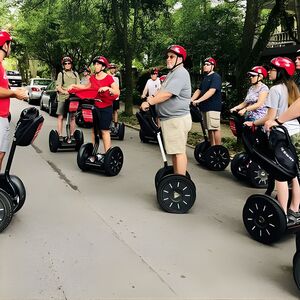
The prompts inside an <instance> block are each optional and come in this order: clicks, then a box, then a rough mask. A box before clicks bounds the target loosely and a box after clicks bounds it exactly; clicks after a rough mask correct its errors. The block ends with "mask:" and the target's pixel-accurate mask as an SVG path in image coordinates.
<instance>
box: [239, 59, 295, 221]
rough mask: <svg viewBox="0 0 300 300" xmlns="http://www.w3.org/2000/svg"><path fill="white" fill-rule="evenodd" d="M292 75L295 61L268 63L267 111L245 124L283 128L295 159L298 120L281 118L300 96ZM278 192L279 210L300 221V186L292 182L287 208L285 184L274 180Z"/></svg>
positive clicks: (275, 60) (282, 60)
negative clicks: (293, 147)
mask: <svg viewBox="0 0 300 300" xmlns="http://www.w3.org/2000/svg"><path fill="white" fill-rule="evenodd" d="M294 72H295V64H294V62H293V61H292V60H291V59H289V58H287V57H275V58H273V59H272V60H271V63H270V69H269V79H270V80H272V81H273V82H274V84H273V86H272V87H271V88H270V91H269V94H268V98H267V100H266V102H265V105H266V107H267V108H268V110H267V114H266V116H265V117H263V118H261V119H258V120H256V121H254V122H245V124H246V125H249V126H252V125H264V124H265V127H266V128H267V129H269V128H270V124H273V125H274V124H275V125H283V126H285V127H286V129H287V130H288V132H289V135H290V136H291V140H292V142H293V144H294V146H295V148H296V151H297V154H298V156H299V155H300V126H299V122H298V121H297V120H291V121H287V122H284V123H283V121H282V120H281V117H280V116H281V115H282V114H283V113H284V112H285V111H287V109H288V107H289V106H290V105H291V104H292V103H293V102H295V101H296V99H297V98H299V96H300V93H299V90H298V87H297V85H296V84H295V82H294V80H293V78H292V76H293V75H294ZM275 185H276V189H277V199H278V201H279V203H280V205H281V206H282V209H283V210H284V212H285V213H286V214H287V222H288V223H291V224H293V223H296V222H298V221H299V220H300V213H299V205H300V186H299V182H298V179H297V178H296V177H295V178H294V179H293V180H292V197H291V204H290V206H289V207H288V199H289V190H288V183H287V182H279V181H275Z"/></svg>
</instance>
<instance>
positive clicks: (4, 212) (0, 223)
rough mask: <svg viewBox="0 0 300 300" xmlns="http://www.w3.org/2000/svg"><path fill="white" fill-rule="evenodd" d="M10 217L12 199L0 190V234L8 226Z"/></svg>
mask: <svg viewBox="0 0 300 300" xmlns="http://www.w3.org/2000/svg"><path fill="white" fill-rule="evenodd" d="M12 217H13V206H12V199H11V197H10V196H9V195H8V194H7V193H6V192H5V191H3V190H1V189H0V232H2V231H3V230H4V229H5V228H6V227H7V226H8V225H9V224H10V222H11V219H12Z"/></svg>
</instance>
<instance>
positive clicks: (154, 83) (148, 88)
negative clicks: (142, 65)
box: [142, 68, 161, 99]
mask: <svg viewBox="0 0 300 300" xmlns="http://www.w3.org/2000/svg"><path fill="white" fill-rule="evenodd" d="M150 74H151V78H150V79H148V81H147V83H146V85H145V88H144V90H143V93H142V99H143V98H146V97H147V96H148V97H151V96H155V94H156V93H157V91H158V90H159V89H160V86H161V83H160V80H159V78H158V69H157V68H153V69H152V70H151V73H150Z"/></svg>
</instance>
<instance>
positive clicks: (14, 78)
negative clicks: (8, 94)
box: [6, 71, 22, 86]
mask: <svg viewBox="0 0 300 300" xmlns="http://www.w3.org/2000/svg"><path fill="white" fill-rule="evenodd" d="M6 76H7V79H8V81H9V85H10V86H22V76H21V74H20V72H19V71H6Z"/></svg>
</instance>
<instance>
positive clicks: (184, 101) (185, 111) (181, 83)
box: [141, 45, 192, 175]
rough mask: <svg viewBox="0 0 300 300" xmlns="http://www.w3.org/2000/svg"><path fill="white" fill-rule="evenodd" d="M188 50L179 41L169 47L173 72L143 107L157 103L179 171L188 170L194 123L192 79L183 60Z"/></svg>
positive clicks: (144, 108) (165, 135)
mask: <svg viewBox="0 0 300 300" xmlns="http://www.w3.org/2000/svg"><path fill="white" fill-rule="evenodd" d="M185 59H186V50H185V49H184V48H183V47H182V46H179V45H171V46H169V47H168V49H167V68H168V69H169V73H168V75H167V77H166V79H165V80H164V82H163V83H162V85H161V89H160V90H159V91H158V92H157V93H156V94H155V96H149V97H147V101H145V102H143V103H142V105H141V109H143V110H147V109H149V107H150V105H156V111H157V116H158V118H159V120H160V125H161V129H162V134H163V138H164V143H165V147H166V152H167V153H168V154H171V155H172V162H173V168H174V173H175V174H181V175H185V174H186V169H187V156H186V143H187V136H188V132H189V131H190V130H191V127H192V119H191V114H190V108H189V104H190V100H191V80H190V75H189V73H188V71H187V70H186V69H185V68H184V66H183V62H184V61H185Z"/></svg>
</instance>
